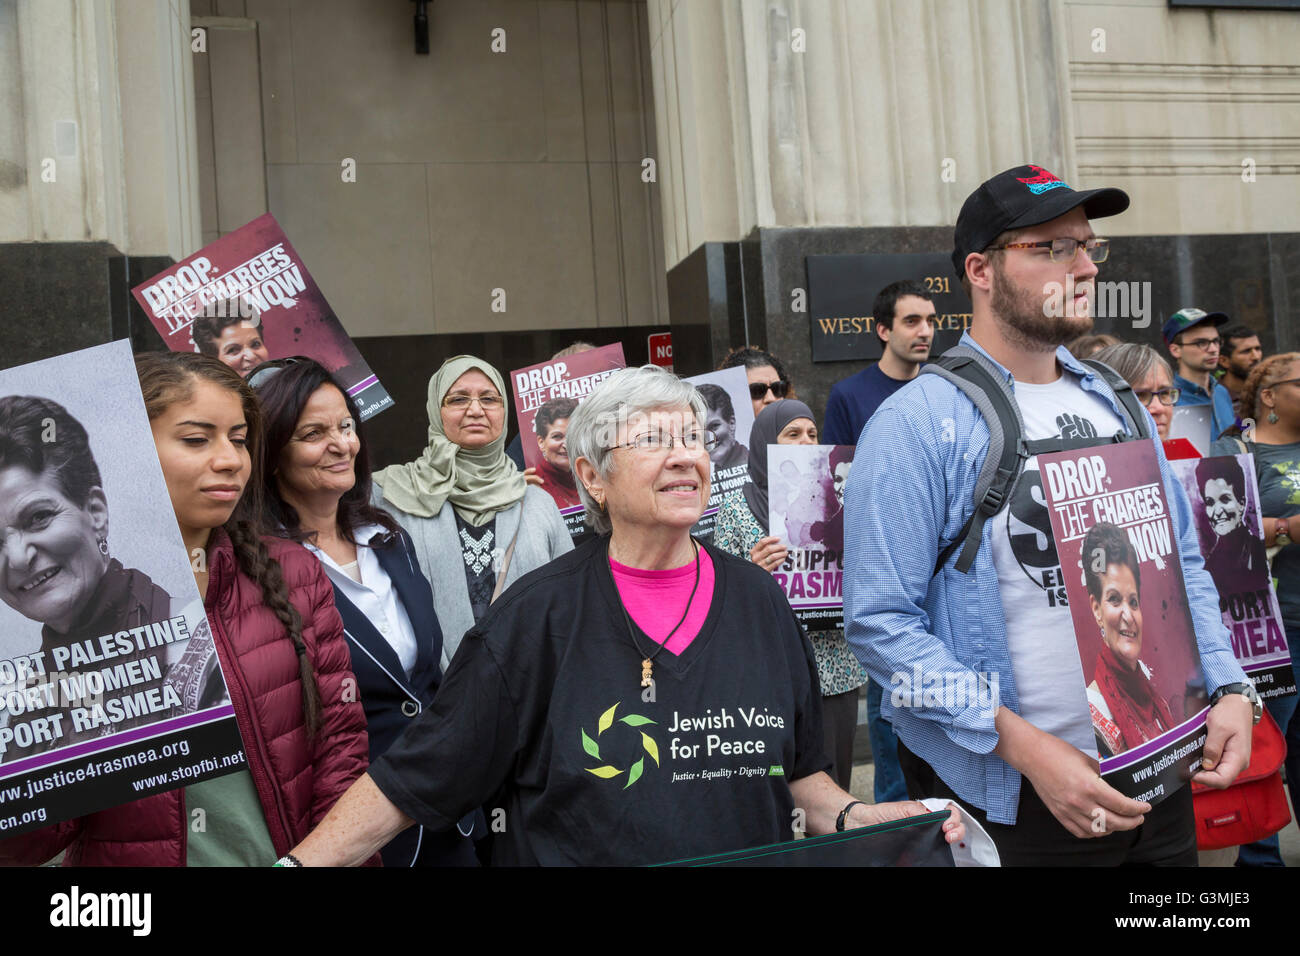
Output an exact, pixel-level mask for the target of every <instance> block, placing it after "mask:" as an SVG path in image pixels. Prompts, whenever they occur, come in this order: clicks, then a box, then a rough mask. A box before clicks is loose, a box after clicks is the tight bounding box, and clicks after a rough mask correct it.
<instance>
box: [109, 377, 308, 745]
mask: <svg viewBox="0 0 1300 956" xmlns="http://www.w3.org/2000/svg"><path fill="white" fill-rule="evenodd" d="M135 369H136V374H137V375H138V376H139V378H140V390H141V392H142V393H143V395H144V404H145V408H146V410H147V411H148V413H149V420H150V421H153V420H154V419H155V418H157V417H158V416H159V415H162V414H163V413H164V412H166V410H167V409H168V408H169V407H170V406H171V405H173V404H175V403H176V402H185V401H189V400H190V399H191V398H192V397H193V394H194V384H195V382H196V381H197V380H199V379H202V380H204V381H207V382H211V383H212V384H214V385H219V386H220V387H222V388H224V389H228V390H229V391H232V392H234V393H235V394H236V395H238V396H239V402H240V405H241V406H242V408H243V411H244V421H245V422H247V424H248V452H249V457H250V458H251V460H252V474H251V475H250V477H249V481H248V484H247V485H246V486H245V488H244V493H243V494H242V495H241V496H240V498H239V502H238V504H236V506H235V510H234V512H233V513H232V514H231V516H230V518H229V519H228V520H227V521H226V523H225V524H224V525H222V528H223V529H224V530H225V532H226V534H227V536H228V537H229V538H230V544H231V546H232V547H233V549H234V552H235V561H236V562H237V563H238V565H239V570H240V571H242V572H243V573H244V574H245V575H247V576H248V577H249V578H251V579H252V580H253V581H256V582H257V585H258V587H259V588H261V591H262V601H263V603H264V604H265V605H266V606H267V607H268V608H269V609H270V610H271V612H272V613H273V614H274V615H275V616H276V619H277V620H279V622H280V623H281V624H282V625H283V626H284V630H285V634H286V635H287V636H288V638H289V640H290V641H292V642H293V649H294V651H296V652H297V655H298V676H299V679H300V683H301V685H302V712H303V718H304V721H305V723H306V726H307V736H308V737H312V736H314V735H315V733H316V731H317V730H318V729H319V727H320V720H321V701H320V688H319V687H318V686H317V684H316V675H315V672H314V671H313V670H312V665H311V661H310V660H308V658H307V644H306V642H305V641H304V640H303V636H302V616H301V615H300V614H299V613H298V609H297V608H296V607H294V606H293V603H292V602H291V601H290V600H289V590H288V588H287V587H285V583H284V572H283V570H282V569H281V567H280V562H278V561H277V560H275V558H273V557H271V554H270V552H269V551H268V550H267V548H266V543H265V542H264V541H263V540H262V526H261V517H260V516H261V514H262V456H263V442H262V436H263V425H262V410H261V406H260V405H259V404H258V401H257V396H256V395H255V394H254V393H253V390H252V389H251V388H249V387H248V384H247V383H246V382H245V381H244V380H243V379H242V378H240V377H239V374H238V373H237V372H235V371H234V370H233V369H231V368H229V367H228V366H226V365H223V364H222V363H221V362H219V361H218V360H217V359H214V358H211V357H210V356H206V355H201V354H199V353H197V352H142V353H140V354H139V355H137V356H136V357H135Z"/></svg>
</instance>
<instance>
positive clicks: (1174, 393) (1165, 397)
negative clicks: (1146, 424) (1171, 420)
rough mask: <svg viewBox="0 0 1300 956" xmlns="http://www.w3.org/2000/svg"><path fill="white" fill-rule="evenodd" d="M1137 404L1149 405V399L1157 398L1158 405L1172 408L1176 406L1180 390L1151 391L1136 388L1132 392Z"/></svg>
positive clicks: (1181, 392) (1162, 389)
mask: <svg viewBox="0 0 1300 956" xmlns="http://www.w3.org/2000/svg"><path fill="white" fill-rule="evenodd" d="M1133 394H1134V395H1136V396H1137V399H1138V401H1139V402H1141V403H1142V404H1143V405H1150V404H1151V399H1153V398H1155V397H1157V396H1159V398H1160V404H1162V405H1169V406H1171V407H1172V406H1174V405H1177V404H1178V396H1179V395H1181V394H1183V390H1182V389H1181V388H1161V389H1157V390H1156V391H1152V390H1151V389H1149V388H1137V389H1134V390H1133Z"/></svg>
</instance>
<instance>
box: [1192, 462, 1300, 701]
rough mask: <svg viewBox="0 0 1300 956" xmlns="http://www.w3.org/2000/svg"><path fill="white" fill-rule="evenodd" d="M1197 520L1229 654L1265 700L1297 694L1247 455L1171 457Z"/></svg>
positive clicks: (1252, 475)
mask: <svg viewBox="0 0 1300 956" xmlns="http://www.w3.org/2000/svg"><path fill="white" fill-rule="evenodd" d="M1169 464H1170V467H1172V468H1173V470H1174V474H1175V475H1177V476H1178V481H1179V482H1180V483H1181V484H1182V486H1183V488H1184V490H1186V492H1187V500H1188V501H1190V502H1191V504H1192V514H1193V516H1194V517H1195V519H1196V534H1197V536H1198V538H1199V539H1200V542H1201V555H1202V556H1203V557H1204V558H1205V570H1207V571H1209V572H1210V577H1212V578H1214V586H1215V587H1216V588H1218V590H1219V611H1220V613H1222V615H1223V624H1224V626H1225V627H1226V628H1228V630H1229V631H1230V632H1231V633H1232V652H1233V653H1234V654H1235V655H1236V656H1237V661H1238V663H1240V664H1241V667H1242V669H1243V670H1244V671H1245V672H1246V676H1247V677H1249V678H1250V679H1251V680H1252V681H1254V682H1255V687H1256V689H1258V691H1259V696H1260V697H1262V698H1264V699H1265V700H1267V699H1269V698H1272V697H1285V696H1286V695H1288V694H1294V693H1295V692H1296V682H1295V674H1294V673H1293V670H1292V667H1291V652H1290V650H1289V649H1288V647H1287V642H1286V629H1285V627H1284V626H1283V624H1282V611H1281V609H1280V608H1279V607H1278V603H1277V594H1276V593H1275V592H1274V590H1273V576H1272V574H1271V573H1270V572H1269V567H1268V556H1267V552H1266V549H1265V547H1264V527H1263V525H1262V523H1261V521H1260V508H1259V486H1258V485H1257V484H1256V481H1255V462H1254V458H1253V457H1252V456H1251V455H1223V456H1221V457H1216V458H1200V459H1194V460H1191V461H1171V462H1170V463H1169Z"/></svg>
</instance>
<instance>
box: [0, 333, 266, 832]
mask: <svg viewBox="0 0 1300 956" xmlns="http://www.w3.org/2000/svg"><path fill="white" fill-rule="evenodd" d="M0 533H3V535H4V537H3V539H0V548H2V552H0V559H2V560H0V838H3V837H4V836H11V835H13V834H17V833H23V832H25V831H27V830H34V829H37V828H39V827H42V826H48V825H50V824H52V823H57V822H59V821H62V820H68V819H71V818H73V817H78V816H82V815H84V814H87V813H91V812H93V811H96V810H102V809H105V808H107V807H112V806H115V805H117V804H121V803H126V802H128V801H132V800H138V799H140V798H141V797H146V796H149V795H150V794H154V793H160V792H162V791H165V790H174V789H176V788H177V787H181V786H185V785H188V784H193V783H197V782H198V781H200V780H204V779H207V778H209V777H217V776H221V775H223V774H227V773H231V772H234V771H236V770H241V769H243V768H244V767H246V763H245V761H244V754H243V750H242V746H241V742H240V737H239V730H238V728H237V727H236V725H235V716H234V710H233V708H232V707H231V704H230V698H229V695H228V694H227V692H226V685H225V682H224V681H223V679H222V675H221V667H220V664H219V662H218V660H217V655H216V651H215V649H214V646H213V642H212V635H211V632H210V630H209V628H208V621H207V618H206V617H205V615H204V611H203V602H202V600H200V598H199V593H198V588H197V587H196V586H195V583H194V571H193V568H192V566H191V558H190V557H188V556H187V555H186V553H185V545H184V543H183V542H182V540H181V536H180V531H179V529H178V528H177V526H176V518H175V516H174V514H173V513H172V507H171V500H170V498H169V497H168V494H167V487H166V485H165V484H164V482H163V476H162V471H161V469H160V468H159V466H158V457H157V454H156V453H155V451H154V443H153V435H152V432H151V430H150V427H149V420H148V417H147V415H146V413H145V408H144V401H143V399H142V398H141V395H140V386H139V383H138V381H137V379H136V374H135V364H134V362H133V361H132V358H131V348H130V345H129V343H128V342H126V341H121V342H114V343H111V344H109V345H102V346H97V347H95V348H90V349H85V350H84V351H81V352H74V353H71V354H69V355H63V356H59V357H58V358H52V359H47V360H45V361H42V362H35V363H33V364H31V365H24V366H21V367H19V368H13V369H9V370H7V371H4V372H0ZM193 560H195V561H201V560H203V555H202V553H201V552H200V553H199V554H196V555H194V557H193Z"/></svg>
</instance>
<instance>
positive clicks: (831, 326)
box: [806, 252, 970, 362]
mask: <svg viewBox="0 0 1300 956" xmlns="http://www.w3.org/2000/svg"><path fill="white" fill-rule="evenodd" d="M806 262H807V265H808V313H809V315H810V316H811V319H810V323H809V324H810V325H811V326H812V358H813V361H814V362H843V361H849V360H857V359H877V358H880V339H878V338H877V337H876V330H875V324H876V322H875V318H874V317H873V316H872V314H871V307H872V305H873V304H874V303H875V301H876V295H877V294H878V293H879V292H880V290H881V289H883V288H885V286H887V285H890V284H891V283H894V282H898V281H899V280H900V279H912V280H914V281H916V282H919V283H920V284H921V286H922V287H924V288H925V290H926V291H927V292H928V293H929V294H930V295H931V296H932V297H933V299H934V308H935V312H936V313H938V319H937V321H938V325H939V328H938V330H937V332H936V334H935V340H934V345H933V347H932V348H931V349H930V354H931V355H939V354H940V353H942V352H943V351H944V350H946V349H948V348H950V347H951V346H953V345H956V344H957V340H958V339H959V338H961V334H962V332H963V331H965V329H966V327H967V326H969V325H970V300H969V299H967V298H966V293H965V292H963V291H962V288H961V283H960V282H958V281H957V277H956V276H955V275H954V274H953V271H952V259H951V258H949V256H948V255H947V253H942V252H933V253H919V254H896V255H895V254H890V255H839V256H808V257H807V259H806Z"/></svg>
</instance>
